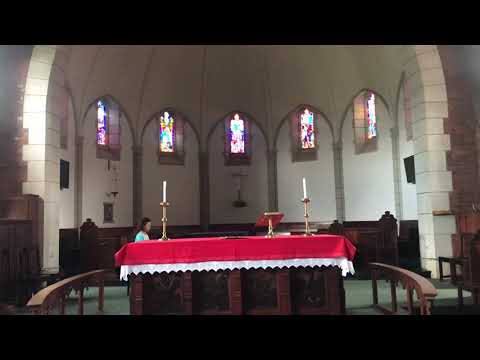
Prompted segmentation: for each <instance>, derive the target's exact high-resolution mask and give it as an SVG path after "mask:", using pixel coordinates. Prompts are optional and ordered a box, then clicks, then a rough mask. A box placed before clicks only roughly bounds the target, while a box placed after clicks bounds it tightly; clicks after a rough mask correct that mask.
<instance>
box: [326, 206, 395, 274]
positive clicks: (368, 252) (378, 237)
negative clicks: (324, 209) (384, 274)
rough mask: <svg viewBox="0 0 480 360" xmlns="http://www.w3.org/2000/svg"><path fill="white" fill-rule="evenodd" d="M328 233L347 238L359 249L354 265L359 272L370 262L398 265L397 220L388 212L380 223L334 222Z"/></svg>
mask: <svg viewBox="0 0 480 360" xmlns="http://www.w3.org/2000/svg"><path fill="white" fill-rule="evenodd" d="M328 233H330V234H339V235H344V236H346V237H347V238H348V239H349V240H350V241H352V243H353V244H354V245H355V246H356V247H357V255H356V256H355V260H354V265H355V268H356V269H358V270H364V269H366V268H367V266H368V263H369V262H382V263H387V264H390V265H394V266H396V265H398V233H397V220H396V219H395V218H394V217H393V215H391V214H390V212H389V211H386V212H385V214H383V215H382V217H381V218H380V219H379V220H378V221H355V222H354V221H345V222H344V223H343V224H340V223H339V222H338V221H334V222H333V223H332V224H331V225H330V227H329V228H328Z"/></svg>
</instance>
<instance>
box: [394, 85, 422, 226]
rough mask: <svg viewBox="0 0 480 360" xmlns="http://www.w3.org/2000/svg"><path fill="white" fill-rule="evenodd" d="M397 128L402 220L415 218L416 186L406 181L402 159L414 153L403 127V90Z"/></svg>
mask: <svg viewBox="0 0 480 360" xmlns="http://www.w3.org/2000/svg"><path fill="white" fill-rule="evenodd" d="M398 130H399V137H400V138H399V146H400V149H399V150H400V168H401V177H402V179H401V183H400V184H401V187H402V211H403V219H402V220H417V219H418V213H417V186H416V185H415V184H410V183H408V182H407V175H406V173H405V164H404V161H403V159H405V158H406V157H409V156H411V155H413V154H414V148H413V139H411V140H409V141H407V130H406V127H405V109H404V103H403V91H400V100H399V108H398Z"/></svg>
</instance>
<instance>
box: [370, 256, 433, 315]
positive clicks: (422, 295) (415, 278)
mask: <svg viewBox="0 0 480 360" xmlns="http://www.w3.org/2000/svg"><path fill="white" fill-rule="evenodd" d="M369 268H370V271H371V274H372V295H373V307H374V308H375V309H377V310H380V311H381V312H382V313H384V314H387V315H393V314H398V304H397V292H396V289H397V284H398V283H400V284H402V286H403V288H404V289H406V290H407V311H408V314H409V315H415V314H416V313H417V312H416V311H415V308H414V300H413V292H414V291H415V293H416V295H417V299H418V301H419V305H420V309H419V310H420V315H431V311H432V305H433V301H434V299H435V297H436V296H437V290H436V289H435V287H434V286H433V284H432V283H431V282H430V281H428V280H427V279H425V278H424V277H422V276H420V275H418V274H415V273H414V272H411V271H408V270H406V269H402V268H399V267H396V266H391V265H387V264H381V263H369ZM380 278H385V279H386V280H388V281H389V283H390V289H391V296H392V308H391V309H387V308H385V307H383V306H381V305H379V304H378V287H377V280H378V279H380Z"/></svg>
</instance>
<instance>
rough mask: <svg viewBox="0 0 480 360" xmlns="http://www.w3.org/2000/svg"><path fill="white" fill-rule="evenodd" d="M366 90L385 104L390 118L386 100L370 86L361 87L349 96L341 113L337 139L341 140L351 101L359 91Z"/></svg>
mask: <svg viewBox="0 0 480 360" xmlns="http://www.w3.org/2000/svg"><path fill="white" fill-rule="evenodd" d="M366 91H370V92H372V93H374V94H375V96H376V97H378V98H379V99H380V101H381V102H382V103H383V105H384V106H385V109H386V110H387V113H388V116H390V118H392V114H391V111H390V106H389V104H388V102H387V100H385V98H384V97H383V96H382V95H381V94H380V93H379V92H378V91H376V90H373V89H371V88H362V89H360V90H359V91H357V92H356V93H355V95H353V96H352V97H351V98H350V101H349V102H348V104H347V106H346V107H345V110H344V111H343V113H342V117H341V119H342V120H341V123H340V128H339V132H338V139H337V141H341V140H342V133H343V126H344V125H345V119H346V118H347V116H348V112H349V110H350V109H351V108H352V104H353V101H354V100H355V99H356V98H357V96H358V95H360V94H361V93H363V92H366Z"/></svg>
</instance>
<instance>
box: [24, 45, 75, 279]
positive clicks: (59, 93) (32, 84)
mask: <svg viewBox="0 0 480 360" xmlns="http://www.w3.org/2000/svg"><path fill="white" fill-rule="evenodd" d="M70 51H71V49H70V46H63V45H62V46H60V45H36V46H34V48H33V51H32V56H31V59H30V63H29V67H28V72H27V79H26V84H25V95H24V99H23V127H24V128H25V129H27V131H28V134H29V135H28V143H27V144H24V145H23V160H24V161H25V162H26V163H27V169H28V172H27V173H28V175H27V179H26V181H25V182H24V183H23V189H22V190H23V193H24V194H36V195H39V196H40V198H41V199H42V200H43V214H44V216H43V224H41V228H40V229H38V230H39V231H38V232H39V246H40V249H41V251H40V254H41V255H40V258H41V267H42V272H44V273H57V272H58V270H59V231H58V230H59V213H58V198H59V191H60V190H59V185H58V184H59V180H60V175H59V154H58V146H59V141H60V136H59V124H60V118H61V117H62V116H65V114H64V112H65V109H66V106H65V102H66V101H67V99H68V95H67V91H66V88H65V86H66V75H65V68H66V65H67V63H68V59H69V55H70Z"/></svg>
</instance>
